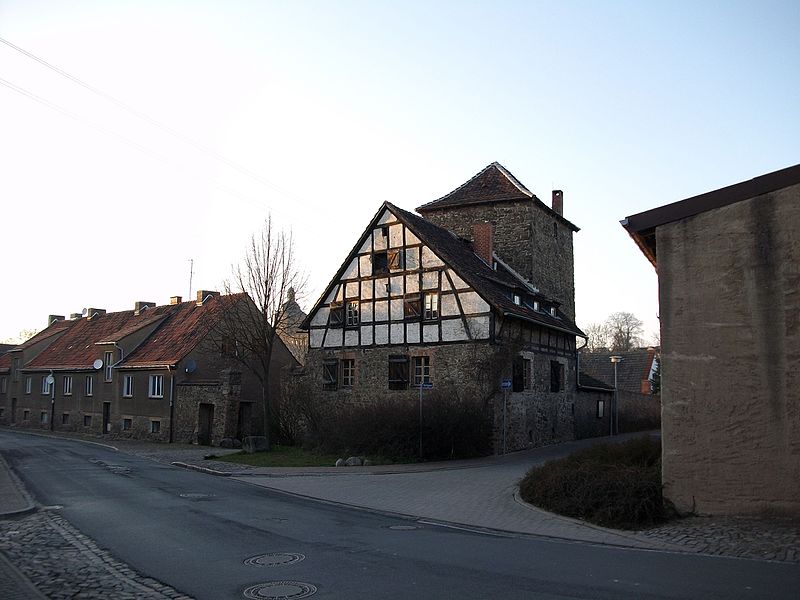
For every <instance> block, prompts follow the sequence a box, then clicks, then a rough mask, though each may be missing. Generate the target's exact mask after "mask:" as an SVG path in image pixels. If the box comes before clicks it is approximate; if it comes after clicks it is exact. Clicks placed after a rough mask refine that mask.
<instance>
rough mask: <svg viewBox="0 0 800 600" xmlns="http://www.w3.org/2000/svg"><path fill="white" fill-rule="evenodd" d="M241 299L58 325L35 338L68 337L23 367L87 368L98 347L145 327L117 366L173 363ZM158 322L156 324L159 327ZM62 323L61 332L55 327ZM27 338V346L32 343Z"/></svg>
mask: <svg viewBox="0 0 800 600" xmlns="http://www.w3.org/2000/svg"><path fill="white" fill-rule="evenodd" d="M241 297H242V295H241V294H237V295H231V296H214V297H211V298H210V299H208V300H206V302H205V303H204V304H203V305H202V306H197V303H196V302H195V301H190V302H182V303H180V304H174V305H165V306H156V307H153V308H150V309H148V310H147V311H145V312H144V313H142V314H140V315H135V314H134V311H132V310H128V311H121V312H113V313H106V314H103V315H98V316H96V317H94V318H93V319H86V318H81V319H76V320H74V321H59V322H57V323H55V324H53V325H51V326H50V327H49V328H48V329H45V330H44V331H43V332H41V333H40V334H37V336H35V337H34V338H32V340H36V339H37V338H38V339H43V334H45V333H47V332H48V331H50V334H49V335H53V332H52V331H51V329H54V328H57V329H58V330H59V331H64V330H66V333H64V335H62V336H61V337H60V338H58V339H57V340H55V341H54V342H53V343H51V344H50V345H49V346H48V347H47V348H46V349H45V350H44V351H42V352H41V353H40V354H39V355H38V356H36V357H35V358H34V359H33V360H31V361H30V362H29V363H27V364H26V365H25V368H26V369H90V368H91V367H92V363H93V362H94V360H95V359H97V358H98V356H99V355H100V354H101V353H102V351H103V350H104V348H102V346H101V347H98V344H110V343H112V342H120V341H122V340H123V339H124V338H125V337H126V336H128V335H130V334H132V333H135V332H136V331H139V330H141V329H142V328H144V327H147V326H149V325H157V327H156V329H155V331H154V332H153V333H152V334H151V335H150V336H149V337H148V338H147V339H145V340H144V342H142V344H140V345H139V346H138V347H137V348H136V349H135V350H133V351H132V352H131V353H130V354H129V355H128V356H126V357H125V359H124V360H123V362H122V364H120V365H119V366H122V367H124V366H143V365H154V366H155V365H161V366H166V365H172V364H175V363H177V362H178V361H180V360H181V359H183V358H184V357H185V356H186V355H187V354H188V353H189V352H191V350H192V349H193V348H194V347H195V346H196V345H197V343H198V342H199V341H200V339H202V337H203V335H205V333H206V331H208V324H209V323H210V322H211V321H213V320H214V319H216V318H218V317H219V314H220V311H221V310H222V309H224V308H225V307H227V306H230V305H231V304H232V303H234V302H236V301H237V300H239V299H241ZM159 321H160V324H159ZM59 325H60V328H59V327H57V326H59ZM30 343H31V340H29V341H28V342H26V345H28V344H30Z"/></svg>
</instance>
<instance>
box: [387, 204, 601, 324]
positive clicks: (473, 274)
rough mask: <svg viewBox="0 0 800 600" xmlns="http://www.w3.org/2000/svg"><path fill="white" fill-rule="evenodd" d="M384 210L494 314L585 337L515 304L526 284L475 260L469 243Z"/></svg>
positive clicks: (566, 321) (404, 214) (412, 216)
mask: <svg viewBox="0 0 800 600" xmlns="http://www.w3.org/2000/svg"><path fill="white" fill-rule="evenodd" d="M386 206H388V207H389V209H390V210H391V211H392V212H393V213H395V214H396V215H397V218H398V219H400V220H401V221H402V222H403V223H405V224H406V225H407V226H408V227H409V228H410V229H411V231H413V232H414V234H415V235H416V236H417V237H419V238H420V240H422V241H423V242H424V243H425V244H426V245H427V246H429V247H430V249H431V250H432V251H433V252H435V253H436V254H437V255H438V256H439V257H440V258H441V259H442V260H443V261H444V262H445V263H447V264H448V265H449V266H450V267H452V268H453V269H455V271H456V273H458V275H459V276H460V277H461V278H462V279H463V280H464V281H466V282H467V283H468V284H469V285H470V286H471V287H473V288H474V289H475V291H477V292H478V294H480V295H481V296H482V297H483V298H484V299H485V300H486V301H487V302H489V304H491V305H492V306H493V307H494V308H495V309H496V310H497V311H499V312H501V313H506V314H508V315H510V316H513V317H517V318H520V319H524V320H526V321H531V322H534V323H537V324H540V325H543V326H545V327H549V328H553V329H559V330H563V331H567V332H569V333H572V334H575V335H579V336H584V335H585V334H584V333H583V332H582V331H581V330H580V329H579V328H578V327H577V325H575V323H573V322H572V321H570V320H569V319H567V318H566V316H564V315H563V314H561V313H559V317H558V318H556V317H552V316H550V315H549V314H547V313H544V312H541V311H536V310H533V308H530V307H528V306H524V305H518V304H514V301H513V300H512V294H513V293H514V292H515V291H517V292H526V293H529V289H528V287H527V285H526V283H525V282H524V281H522V280H521V279H518V278H517V277H515V276H514V275H513V274H511V273H509V272H506V271H501V270H498V271H495V270H493V269H492V268H490V267H489V266H488V265H487V264H486V263H485V262H483V261H482V260H481V259H480V258H478V257H477V255H476V254H475V253H474V252H473V249H472V245H471V244H470V243H469V242H467V241H465V240H462V239H460V238H458V237H456V236H455V235H454V234H453V233H451V232H450V231H448V230H447V229H444V228H442V227H439V226H437V225H434V224H433V223H431V222H430V221H426V220H425V219H423V218H422V217H419V216H417V215H415V214H413V213H410V212H408V211H405V210H403V209H401V208H398V207H396V206H394V205H393V204H391V203H389V202H387V203H386ZM542 299H545V298H542ZM545 300H546V299H545Z"/></svg>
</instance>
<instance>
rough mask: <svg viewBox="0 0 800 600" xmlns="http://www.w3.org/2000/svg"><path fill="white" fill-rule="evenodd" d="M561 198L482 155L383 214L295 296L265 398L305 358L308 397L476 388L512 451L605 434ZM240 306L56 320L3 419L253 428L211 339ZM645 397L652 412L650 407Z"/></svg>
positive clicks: (28, 351) (104, 428)
mask: <svg viewBox="0 0 800 600" xmlns="http://www.w3.org/2000/svg"><path fill="white" fill-rule="evenodd" d="M563 201H564V200H563V193H562V192H561V191H558V190H557V191H554V192H553V194H552V203H551V204H550V205H547V204H545V203H544V202H542V201H541V200H540V199H539V198H538V197H537V196H536V195H535V194H533V193H532V192H531V191H530V190H528V189H527V188H526V187H525V186H524V185H523V184H522V183H521V182H520V181H519V180H518V179H517V178H516V177H514V176H513V175H512V174H511V173H510V172H509V171H508V170H507V169H505V168H504V167H503V166H502V165H500V164H499V163H492V164H491V165H489V166H487V167H486V168H485V169H483V170H482V171H480V172H479V173H478V174H477V175H475V176H474V177H473V178H471V179H470V180H469V181H467V182H466V183H464V184H463V185H461V186H459V187H458V188H456V189H455V190H453V191H452V192H451V193H449V194H447V195H445V196H443V197H442V198H439V199H437V200H435V201H433V202H429V203H427V204H425V205H423V206H420V207H418V208H417V214H415V213H411V212H409V211H406V210H403V209H401V208H399V207H397V206H395V205H393V204H391V203H388V202H386V203H384V204H382V205H381V206H380V207H379V209H378V211H377V212H376V213H375V215H374V216H373V218H372V219H371V221H370V222H369V223H368V225H367V227H366V228H365V230H364V232H363V233H362V235H361V236H360V238H359V239H358V240H357V241H356V243H355V245H354V247H353V250H352V251H351V252H350V254H349V255H348V257H347V258H346V259H345V261H344V262H343V264H342V266H341V268H340V269H339V271H338V272H337V273H336V274H335V276H334V277H333V279H332V280H331V282H330V284H329V285H328V286H327V288H326V290H325V291H324V293H323V294H322V296H321V297H320V299H319V301H318V302H317V303H316V304H315V305H314V306H313V308H312V309H311V311H310V312H309V314H308V315H306V314H305V313H303V312H302V311H301V310H300V307H299V306H298V305H297V303H296V301H295V298H294V295H293V293H290V297H289V298H288V303H287V306H286V311H285V312H286V318H287V320H288V321H290V323H289V326H288V327H285V328H284V329H286V332H285V335H283V336H282V340H279V348H278V350H277V351H276V352H275V355H274V356H273V361H275V363H276V367H275V368H274V369H271V372H272V373H273V378H272V379H273V381H271V382H270V397H272V398H275V397H277V396H278V395H280V393H281V389H282V383H281V378H283V377H285V376H287V375H286V374H287V369H288V368H290V367H293V366H298V365H299V364H300V363H305V366H304V368H303V369H302V370H299V373H297V374H295V376H296V377H298V378H299V379H301V380H304V381H306V382H307V383H308V385H306V386H305V387H304V388H303V389H305V390H310V393H313V394H318V395H319V396H320V400H321V401H322V402H325V403H337V402H339V403H369V402H376V401H385V402H392V401H393V399H401V398H411V397H414V396H415V395H416V394H418V391H419V389H420V387H425V388H430V387H434V388H435V389H436V390H437V391H439V392H443V393H454V394H462V395H463V394H476V393H478V391H477V388H476V385H477V382H478V380H479V379H480V381H481V382H482V383H483V386H484V388H485V389H482V390H481V391H480V393H481V394H484V395H486V396H487V401H488V402H489V403H490V404H491V408H492V415H493V417H492V418H493V420H494V423H495V429H496V432H495V447H496V448H497V449H498V450H499V449H500V439H501V438H503V439H504V440H505V447H506V449H508V450H514V449H520V448H527V447H532V446H540V445H544V444H549V443H555V442H559V441H565V440H571V439H575V438H577V437H586V436H591V435H605V434H606V433H607V432H608V431H609V425H610V414H611V394H612V392H613V387H611V386H610V385H609V382H608V381H606V382H605V383H598V381H597V380H596V379H592V380H591V381H590V382H589V383H586V381H584V382H583V383H582V381H581V380H580V379H579V376H578V364H577V356H578V355H577V351H578V349H579V348H580V346H581V344H582V341H583V339H585V335H584V333H583V332H582V331H581V330H580V328H579V327H578V326H577V325H576V323H575V292H574V265H573V247H572V236H573V234H574V233H576V232H577V231H578V227H576V226H575V225H574V224H573V223H571V222H570V221H568V220H567V219H566V218H565V217H564V215H563ZM238 301H241V298H236V297H225V296H220V295H219V294H217V293H215V292H207V291H200V292H198V294H197V299H196V300H193V301H191V302H182V301H181V299H180V298H177V297H173V298H172V299H171V301H170V303H169V304H167V305H164V306H156V305H155V304H154V303H151V302H137V303H135V306H134V309H133V310H131V311H123V312H116V313H106V312H105V311H103V310H100V309H94V308H89V309H86V311H85V314H81V315H72V316H71V317H70V318H69V319H65V318H63V317H59V316H51V318H50V319H49V320H48V327H47V328H46V329H45V330H43V331H42V332H40V333H39V334H37V335H36V336H34V337H33V338H31V339H30V340H28V341H27V342H25V343H24V344H22V345H21V346H19V347H15V348H12V349H11V350H10V351H9V352H7V353H6V354H5V355H3V356H2V357H0V383H2V385H3V386H4V387H3V388H2V390H3V392H2V397H3V398H4V400H5V404H4V405H3V406H2V407H0V422H2V423H4V424H7V425H13V426H17V427H33V428H49V429H59V430H69V431H83V432H87V433H94V434H101V435H117V436H131V437H142V438H148V439H153V440H159V441H189V442H197V443H219V441H220V440H221V439H223V438H225V437H232V438H241V437H243V436H245V435H247V434H249V433H253V432H257V431H260V430H261V423H260V421H259V420H258V419H257V418H256V417H257V413H258V411H256V410H254V407H255V406H256V405H257V403H258V399H259V398H260V389H258V390H257V389H256V386H255V385H254V383H253V381H252V380H251V377H250V376H249V374H248V373H247V371H246V370H242V369H241V368H240V366H239V365H238V364H237V362H236V361H232V360H229V358H230V357H226V356H225V355H224V353H220V352H219V348H218V347H217V345H214V344H209V343H208V340H206V339H205V334H206V333H207V331H209V329H210V328H213V325H214V322H215V320H216V319H219V317H220V315H221V314H222V313H223V312H224V311H225V310H229V309H230V308H231V306H233V305H235V303H236V302H238ZM479 376H480V377H479ZM584 377H590V376H589V375H588V374H587V375H584ZM587 381H588V380H587ZM3 382H5V383H3ZM501 398H502V400H503V401H502V402H501ZM638 400H639V404H640V405H641V406H639V407H637V408H638V409H640V410H644V411H645V412H648V411H649V413H651V414H655V415H657V413H658V410H659V408H658V399H657V398H654V397H652V396H650V395H649V394H645V395H640V396H639V398H638ZM642 407H646V408H642ZM623 422H626V421H625V419H624V418H623ZM653 424H654V423H653V419H651V420H650V421H648V425H653ZM655 424H657V416H656V418H655ZM501 428H502V430H501Z"/></svg>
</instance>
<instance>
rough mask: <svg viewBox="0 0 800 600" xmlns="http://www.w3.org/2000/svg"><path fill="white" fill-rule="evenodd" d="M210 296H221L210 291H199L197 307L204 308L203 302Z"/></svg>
mask: <svg viewBox="0 0 800 600" xmlns="http://www.w3.org/2000/svg"><path fill="white" fill-rule="evenodd" d="M209 296H219V292H212V291H210V290H197V306H203V302H205V300H206V299H207V298H208V297H209Z"/></svg>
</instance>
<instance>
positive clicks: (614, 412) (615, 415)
mask: <svg viewBox="0 0 800 600" xmlns="http://www.w3.org/2000/svg"><path fill="white" fill-rule="evenodd" d="M621 360H622V357H621V356H612V357H611V362H612V364H613V365H614V405H613V406H612V407H611V415H610V416H609V421H610V423H609V427H610V430H611V435H614V432H615V431H616V432H617V434H619V392H618V390H617V363H618V362H620V361H621Z"/></svg>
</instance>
